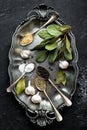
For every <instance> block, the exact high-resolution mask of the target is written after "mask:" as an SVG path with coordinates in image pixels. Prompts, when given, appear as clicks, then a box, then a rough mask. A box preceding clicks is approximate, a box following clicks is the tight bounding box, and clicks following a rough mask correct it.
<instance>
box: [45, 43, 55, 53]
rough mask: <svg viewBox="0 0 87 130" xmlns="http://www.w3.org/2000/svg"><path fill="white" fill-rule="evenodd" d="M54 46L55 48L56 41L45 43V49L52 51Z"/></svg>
mask: <svg viewBox="0 0 87 130" xmlns="http://www.w3.org/2000/svg"><path fill="white" fill-rule="evenodd" d="M55 48H57V42H54V43H49V44H47V45H45V49H46V50H48V51H52V50H54V49H55Z"/></svg>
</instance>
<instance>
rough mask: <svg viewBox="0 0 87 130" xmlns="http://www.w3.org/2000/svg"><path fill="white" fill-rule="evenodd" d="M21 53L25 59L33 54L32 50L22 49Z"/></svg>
mask: <svg viewBox="0 0 87 130" xmlns="http://www.w3.org/2000/svg"><path fill="white" fill-rule="evenodd" d="M20 55H21V57H22V58H23V59H27V58H29V56H30V55H31V51H30V50H22V51H21V53H20Z"/></svg>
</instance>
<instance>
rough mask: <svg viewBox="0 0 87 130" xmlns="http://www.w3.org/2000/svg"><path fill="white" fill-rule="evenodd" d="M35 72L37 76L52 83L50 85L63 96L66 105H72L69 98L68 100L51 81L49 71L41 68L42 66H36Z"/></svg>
mask: <svg viewBox="0 0 87 130" xmlns="http://www.w3.org/2000/svg"><path fill="white" fill-rule="evenodd" d="M37 74H38V75H39V76H41V77H43V78H44V79H45V80H48V81H49V82H50V83H51V84H52V86H53V87H54V88H55V89H56V90H57V91H58V93H59V94H60V95H61V96H62V98H63V100H64V102H65V104H66V106H71V105H72V102H71V100H70V99H69V98H68V97H66V96H65V95H64V94H63V93H62V92H61V91H60V90H59V89H58V88H57V87H56V85H55V84H54V83H53V81H52V80H51V79H50V74H49V72H48V71H47V70H46V69H45V68H43V67H42V66H38V67H37Z"/></svg>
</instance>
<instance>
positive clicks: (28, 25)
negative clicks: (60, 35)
mask: <svg viewBox="0 0 87 130" xmlns="http://www.w3.org/2000/svg"><path fill="white" fill-rule="evenodd" d="M54 12H55V11H54V10H53V8H51V7H47V6H46V5H44V4H43V5H39V6H38V7H35V8H34V9H33V10H32V11H31V12H29V13H28V16H27V18H26V19H25V20H24V21H23V22H22V23H21V24H20V25H19V26H18V27H17V29H16V31H15V33H14V35H13V37H12V44H11V48H10V51H9V60H10V63H9V68H8V72H9V77H10V83H13V82H14V81H15V80H16V79H17V78H18V77H19V76H20V72H19V70H18V66H19V65H20V64H21V63H23V62H35V52H34V54H33V57H32V58H31V59H28V60H26V61H25V60H23V59H22V58H21V57H20V56H19V55H17V54H16V53H15V51H14V50H15V49H16V48H22V49H31V48H33V47H34V46H36V45H37V44H39V43H40V41H41V38H39V37H38V35H37V34H35V37H34V41H33V43H32V44H30V45H28V46H25V47H22V46H20V44H18V43H19V42H20V38H19V37H18V35H19V34H25V33H26V32H27V31H29V32H33V31H35V30H36V29H38V28H40V26H41V25H43V23H44V22H46V21H47V20H48V18H49V17H50V16H51V15H52V14H53V13H54ZM56 23H57V24H59V23H60V24H64V23H63V21H62V20H61V19H58V20H57V21H56ZM68 35H69V37H70V41H71V47H72V50H73V60H72V62H71V64H70V66H69V68H68V69H67V70H66V73H67V75H68V78H67V84H66V86H61V87H60V90H61V91H62V92H63V93H64V94H65V95H67V97H69V98H70V99H71V98H72V96H73V94H74V92H75V90H76V82H77V76H78V67H77V60H78V53H77V49H76V45H75V37H74V35H73V34H72V32H70V33H69V34H68ZM35 64H36V67H37V66H38V65H39V64H38V63H36V62H35ZM40 65H42V66H44V67H45V68H46V69H47V70H48V71H49V72H50V74H51V79H52V80H54V78H55V77H56V75H57V69H58V62H56V63H55V64H54V65H49V64H48V62H47V61H45V62H43V63H41V64H40ZM50 68H51V70H50ZM35 74H36V70H34V73H33V74H32V76H31V77H30V78H31V79H32V77H33V76H35ZM49 86H50V87H48V89H47V93H48V94H49V96H50V97H51V100H52V102H53V103H54V105H55V106H56V108H57V109H62V108H63V107H64V106H65V104H64V101H63V99H62V97H61V96H60V95H59V94H58V92H56V91H55V89H54V88H53V87H52V86H51V85H50V84H49ZM12 92H13V94H14V96H15V98H16V100H17V101H18V102H19V103H20V104H21V105H22V106H23V107H24V108H25V111H26V114H27V116H28V117H29V118H30V120H31V121H32V122H33V123H37V124H38V125H39V126H45V125H46V124H50V123H52V122H53V120H54V119H55V115H54V112H53V109H52V107H51V105H49V107H48V106H46V104H50V103H49V101H48V100H47V99H46V98H45V96H44V94H43V93H41V94H42V96H43V100H42V102H41V103H40V104H39V105H35V104H33V103H32V102H31V101H30V100H29V98H28V96H26V95H25V93H22V94H21V95H20V96H17V95H16V93H15V90H13V91H12Z"/></svg>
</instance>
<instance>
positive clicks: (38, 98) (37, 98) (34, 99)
mask: <svg viewBox="0 0 87 130" xmlns="http://www.w3.org/2000/svg"><path fill="white" fill-rule="evenodd" d="M41 100H42V99H41V96H40V94H39V92H37V94H35V95H34V96H32V97H31V101H32V102H33V103H35V104H39V103H40V102H41Z"/></svg>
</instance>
